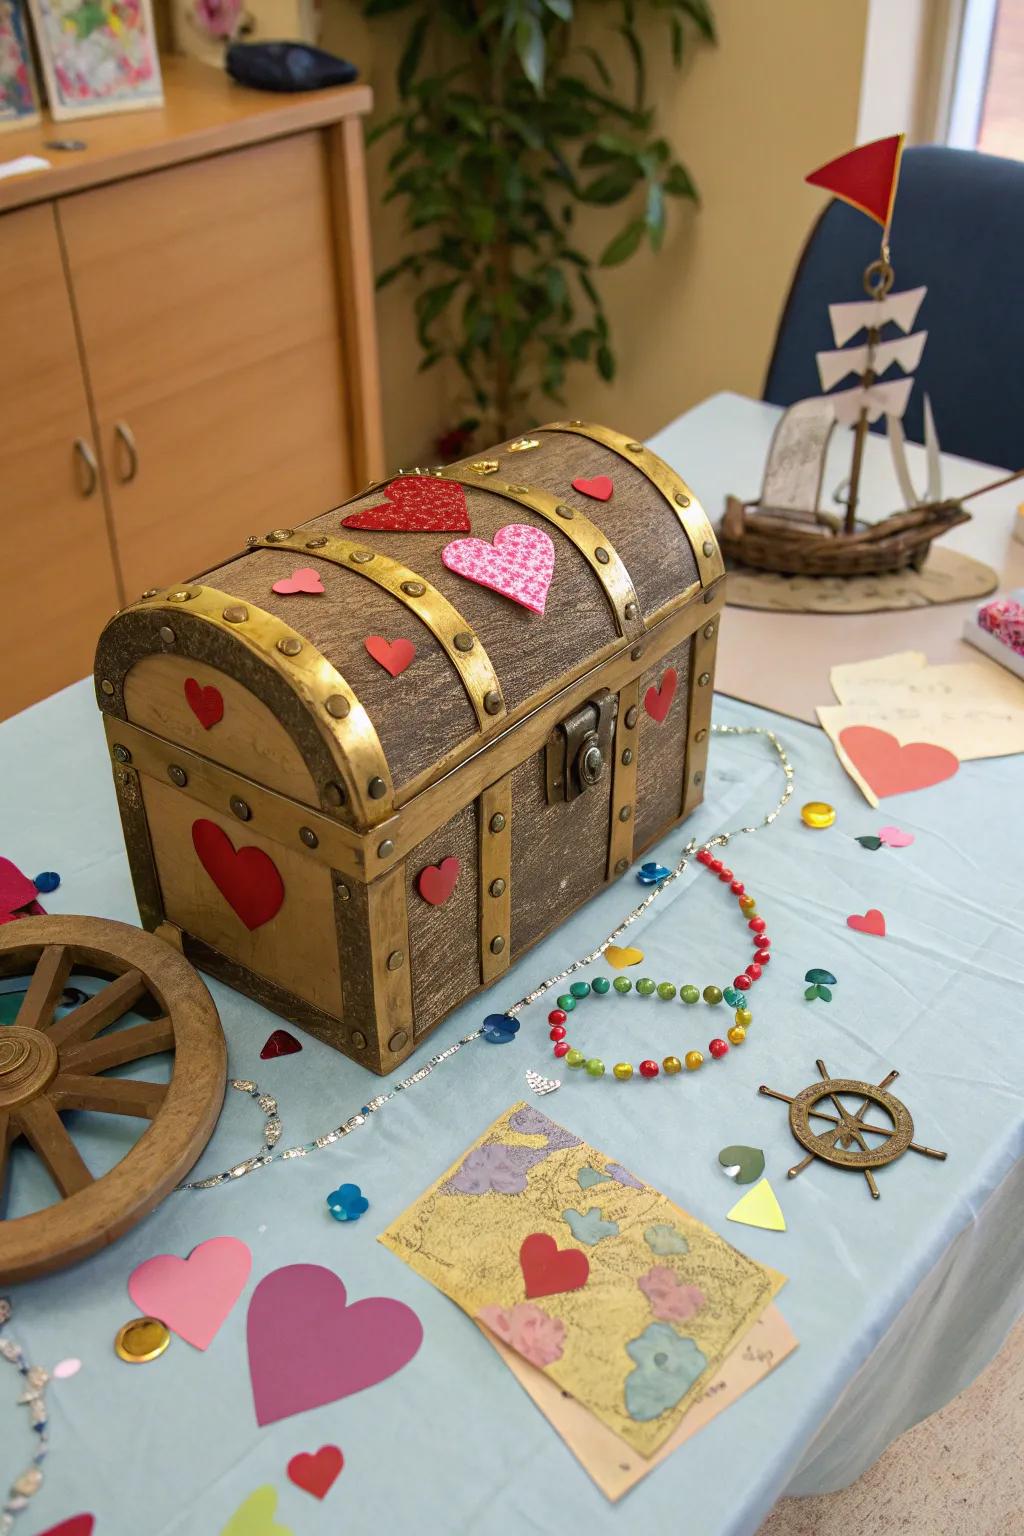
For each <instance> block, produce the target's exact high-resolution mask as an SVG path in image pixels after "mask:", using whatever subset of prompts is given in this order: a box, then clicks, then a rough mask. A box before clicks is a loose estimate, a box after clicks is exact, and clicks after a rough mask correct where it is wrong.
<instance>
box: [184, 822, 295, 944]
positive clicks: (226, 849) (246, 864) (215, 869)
mask: <svg viewBox="0 0 1024 1536" xmlns="http://www.w3.org/2000/svg"><path fill="white" fill-rule="evenodd" d="M192 846H193V847H194V848H195V850H196V853H197V854H198V856H199V862H200V864H201V865H202V866H203V868H204V869H205V870H206V873H207V874H208V875H209V877H210V879H211V880H212V881H213V883H214V885H215V886H216V887H217V889H218V891H220V893H221V895H222V896H223V897H224V900H225V901H226V902H227V904H228V906H229V907H230V908H231V910H232V912H234V914H235V916H236V917H239V918H241V920H242V922H243V923H244V924H245V926H246V927H247V928H248V929H249V931H250V932H252V930H253V929H254V928H262V926H263V924H264V923H269V922H270V919H271V918H272V917H276V915H277V913H278V912H279V911H280V908H281V903H282V902H283V901H284V881H283V880H282V879H281V876H280V875H279V874H278V871H277V865H276V864H275V863H274V861H273V859H271V858H270V856H269V855H268V854H266V853H264V852H263V849H262V848H252V847H249V848H238V849H236V848H235V846H234V844H233V843H232V841H231V839H230V837H228V835H227V833H226V832H225V831H223V830H222V829H221V828H220V827H218V825H217V823H216V822H215V821H207V820H206V819H205V818H203V819H201V820H199V821H194V822H193V823H192Z"/></svg>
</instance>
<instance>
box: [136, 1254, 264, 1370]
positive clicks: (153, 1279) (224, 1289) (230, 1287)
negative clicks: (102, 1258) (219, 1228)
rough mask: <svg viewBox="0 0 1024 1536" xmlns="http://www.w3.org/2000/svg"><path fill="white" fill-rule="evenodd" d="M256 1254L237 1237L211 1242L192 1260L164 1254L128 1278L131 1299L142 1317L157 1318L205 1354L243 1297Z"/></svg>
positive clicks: (192, 1255) (147, 1262) (191, 1257)
mask: <svg viewBox="0 0 1024 1536" xmlns="http://www.w3.org/2000/svg"><path fill="white" fill-rule="evenodd" d="M251 1269H252V1254H251V1252H250V1251H249V1248H248V1246H247V1245H246V1244H245V1243H243V1242H242V1241H241V1239H240V1238H237V1237H211V1238H210V1239H209V1240H208V1241H207V1242H205V1243H200V1244H199V1247H198V1248H193V1250H192V1252H191V1253H190V1254H189V1256H188V1258H187V1259H179V1258H178V1256H177V1254H174V1253H160V1254H157V1256H156V1258H155V1259H147V1260H146V1262H145V1263H144V1264H140V1265H139V1266H138V1268H137V1269H133V1270H132V1273H131V1274H130V1275H129V1277H128V1295H129V1296H130V1297H131V1299H132V1301H134V1303H135V1305H136V1306H137V1307H138V1309H139V1311H140V1312H144V1313H145V1314H146V1316H147V1317H158V1318H160V1320H161V1322H164V1323H166V1324H167V1326H168V1328H170V1329H171V1331H172V1333H176V1334H177V1335H178V1337H179V1338H181V1339H184V1340H185V1342H186V1343H188V1344H194V1345H195V1347H196V1349H206V1347H207V1346H208V1345H209V1344H210V1343H212V1341H213V1338H214V1336H215V1334H216V1333H217V1330H218V1328H219V1327H220V1325H221V1323H223V1322H224V1320H225V1318H226V1317H227V1315H228V1313H229V1312H230V1311H231V1308H232V1307H233V1306H234V1304H235V1302H236V1301H237V1300H238V1298H239V1296H241V1294H242V1291H243V1289H244V1288H245V1282H246V1281H247V1280H248V1278H249V1271H250V1270H251Z"/></svg>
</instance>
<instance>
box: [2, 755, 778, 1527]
mask: <svg viewBox="0 0 1024 1536" xmlns="http://www.w3.org/2000/svg"><path fill="white" fill-rule="evenodd" d="M711 730H712V732H713V734H715V735H717V736H764V737H766V738H767V740H768V741H769V742H770V743H771V745H772V746H773V747H774V748H775V752H776V755H777V756H778V759H779V762H780V764H781V765H782V772H783V774H784V776H785V780H786V784H785V788H784V789H783V791H782V795H781V797H780V799H779V800H778V801H777V802H776V804H775V806H774V807H773V808H772V810H770V811H769V812H768V814H767V815H766V816H762V818H761V820H760V821H759V822H757V823H755V824H754V825H753V826H749V827H733V828H732V830H731V831H729V832H716V833H715V835H714V836H713V837H709V838H706V839H704V840H703V841H701V840H700V839H699V838H695V837H694V838H691V839H690V841H689V842H688V843H687V845H686V847H685V848H684V849H683V852H682V854H681V855H680V858H679V862H678V863H677V864H676V867H675V868H674V869H673V870H672V871H671V873H670V874H668V875H667V876H666V877H665V879H664V880H662V882H661V883H660V885H656V886H654V887H653V888H652V890H651V891H650V892H649V893H648V895H647V896H645V897H644V899H643V901H642V902H640V904H639V906H636V907H634V908H633V910H632V912H630V913H629V914H628V915H627V916H626V917H625V918H623V920H622V922H621V923H620V924H619V925H618V927H617V928H614V929H613V930H612V932H611V933H610V934H609V935H608V937H607V938H606V939H605V940H604V941H603V943H601V944H599V945H598V947H597V949H594V950H591V952H590V954H588V955H583V956H582V957H581V958H580V959H579V960H574V961H573V962H572V964H571V965H570V966H568V967H567V968H566V969H565V970H564V971H559V972H558V974H557V975H556V976H549V977H548V979H547V981H543V982H541V984H540V986H539V987H535V988H534V989H533V991H532V992H528V993H527V994H526V996H525V997H521V998H520V999H519V1001H518V1002H517V1003H513V1004H512V1006H511V1007H510V1008H505V1009H503V1010H502V1011H503V1012H504V1013H507V1014H509V1015H511V1016H514V1015H515V1014H517V1013H519V1012H520V1011H521V1010H522V1009H523V1008H525V1007H526V1006H527V1005H528V1004H529V1003H532V1002H535V1001H536V1000H537V998H539V997H543V996H544V994H545V992H548V991H550V989H551V988H552V987H554V986H557V985H558V983H559V982H561V981H564V980H565V979H566V977H567V976H572V975H573V973H574V972H576V971H579V970H581V969H582V968H583V967H584V966H586V965H590V963H591V962H592V961H594V960H597V959H599V957H600V956H601V955H602V954H603V953H604V951H605V950H606V949H607V948H608V945H609V944H614V943H615V941H616V939H617V938H618V937H619V935H620V934H622V933H625V931H626V929H627V928H629V927H631V926H632V925H633V923H635V922H636V921H637V920H638V919H639V918H641V917H642V916H643V914H644V913H645V912H646V911H647V909H648V907H649V906H650V905H651V903H652V902H653V901H655V900H656V899H657V898H658V896H660V895H661V893H662V891H663V890H664V889H665V887H666V886H668V885H671V884H672V882H673V880H676V879H678V877H679V876H680V875H681V874H682V873H683V870H684V869H685V868H686V867H687V864H688V863H689V861H690V859H691V858H692V857H693V855H694V853H696V851H697V849H698V848H724V847H725V845H726V844H727V843H728V842H729V841H730V840H731V839H732V838H734V837H739V836H740V835H741V834H742V833H745V832H757V831H759V830H760V828H761V827H769V826H771V824H772V822H773V821H774V820H775V818H776V817H777V816H778V815H779V813H780V812H781V811H782V810H783V808H784V807H785V806H786V805H787V804H788V802H789V800H790V798H791V797H792V794H793V769H792V766H791V765H790V761H789V758H788V757H787V756H786V750H785V748H784V747H783V745H782V743H781V741H780V740H779V738H778V737H777V736H776V734H775V732H774V731H769V730H768V729H767V728H766V727H765V726H761V725H713V726H712V727H711ZM482 1034H483V1030H482V1029H475V1030H474V1031H473V1033H472V1034H469V1035H463V1036H462V1038H461V1039H460V1040H456V1041H455V1043H454V1044H453V1045H450V1046H448V1048H447V1050H444V1051H438V1053H437V1055H436V1056H431V1057H430V1059H429V1061H425V1062H424V1064H423V1066H422V1067H420V1068H419V1069H418V1070H417V1071H416V1072H413V1073H412V1074H411V1076H409V1077H404V1078H402V1080H401V1082H398V1083H396V1084H395V1085H394V1087H393V1088H391V1089H389V1091H388V1092H387V1093H378V1094H377V1095H376V1096H375V1097H374V1098H372V1099H370V1100H369V1102H368V1103H366V1104H364V1105H363V1106H362V1108H361V1110H360V1111H359V1113H358V1114H356V1115H352V1116H350V1117H349V1119H348V1120H343V1121H342V1123H341V1124H340V1125H337V1126H335V1128H334V1130H333V1131H327V1132H326V1133H325V1134H324V1135H323V1136H316V1137H314V1139H313V1140H312V1141H307V1142H304V1143H303V1144H302V1145H301V1146H297V1147H287V1148H285V1149H284V1151H281V1152H277V1151H275V1150H274V1148H275V1146H276V1143H277V1142H278V1141H279V1140H280V1137H281V1132H282V1125H281V1121H280V1119H279V1118H278V1114H277V1101H276V1099H273V1098H271V1096H270V1095H269V1094H262V1093H261V1092H260V1089H259V1086H258V1085H257V1084H256V1083H254V1082H251V1081H249V1080H248V1079H235V1080H233V1081H232V1083H231V1087H232V1088H237V1089H238V1090H239V1091H240V1092H242V1093H247V1094H249V1095H251V1097H252V1098H254V1099H255V1100H256V1102H257V1104H258V1105H259V1107H260V1109H262V1110H263V1112H264V1113H265V1114H266V1115H267V1116H268V1119H267V1123H266V1126H265V1127H264V1132H263V1145H262V1147H261V1148H260V1150H259V1151H258V1152H257V1153H256V1154H255V1155H254V1156H252V1157H247V1158H244V1159H243V1160H242V1162H240V1163H235V1165H234V1167H232V1168H226V1169H225V1170H224V1172H223V1173H216V1174H213V1175H212V1177H210V1178H208V1179H194V1180H192V1181H191V1182H189V1183H185V1184H179V1185H178V1188H179V1189H217V1188H219V1187H220V1186H221V1185H224V1184H229V1183H231V1181H232V1180H233V1179H240V1178H242V1177H244V1175H245V1174H247V1173H253V1172H254V1171H255V1170H256V1169H257V1168H266V1167H267V1165H268V1164H269V1163H276V1162H284V1161H285V1160H286V1159H288V1158H293V1157H308V1156H309V1154H310V1153H311V1152H319V1150H320V1148H321V1147H329V1146H331V1144H332V1143H333V1142H336V1141H340V1140H341V1138H342V1137H343V1136H348V1135H350V1134H351V1132H352V1131H355V1130H357V1129H358V1128H359V1126H361V1125H365V1124H366V1120H367V1118H368V1116H370V1115H373V1114H376V1112H377V1110H378V1109H380V1108H381V1107H382V1105H384V1104H386V1103H387V1102H388V1100H389V1099H393V1098H395V1097H396V1096H397V1095H398V1094H400V1093H403V1092H404V1091H405V1090H406V1089H407V1088H412V1087H413V1086H414V1085H415V1084H416V1083H422V1082H423V1080H424V1078H427V1077H429V1076H430V1074H431V1072H433V1070H434V1068H435V1067H439V1066H440V1065H441V1063H442V1062H443V1061H447V1060H448V1059H449V1058H450V1057H452V1056H454V1055H455V1054H456V1052H458V1051H461V1050H462V1047H463V1046H464V1045H469V1044H470V1043H471V1042H472V1041H473V1040H479V1038H480V1036H481V1035H482ZM0 1536H4V1531H3V1527H2V1526H0Z"/></svg>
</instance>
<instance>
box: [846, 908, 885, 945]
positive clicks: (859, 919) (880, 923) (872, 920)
mask: <svg viewBox="0 0 1024 1536" xmlns="http://www.w3.org/2000/svg"><path fill="white" fill-rule="evenodd" d="M846 926H847V928H853V929H855V930H856V932H857V933H873V934H874V935H875V936H876V937H877V938H879V939H884V938H885V918H884V917H883V915H882V913H881V912H879V910H878V908H877V907H869V908H868V910H867V911H866V912H865V913H863V915H861V914H860V913H857V912H854V913H852V914H851V916H849V917H848V918H847V919H846Z"/></svg>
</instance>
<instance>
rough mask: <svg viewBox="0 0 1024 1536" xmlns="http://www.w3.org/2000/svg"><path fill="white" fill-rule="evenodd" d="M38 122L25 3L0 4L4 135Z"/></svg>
mask: <svg viewBox="0 0 1024 1536" xmlns="http://www.w3.org/2000/svg"><path fill="white" fill-rule="evenodd" d="M38 121H39V102H38V99H37V95H36V82H35V77H34V75H33V72H32V50H31V49H30V47H29V41H28V17H27V16H26V14H25V5H24V0H0V132H2V131H3V130H4V129H5V128H24V127H26V126H27V125H28V124H29V123H38Z"/></svg>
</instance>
